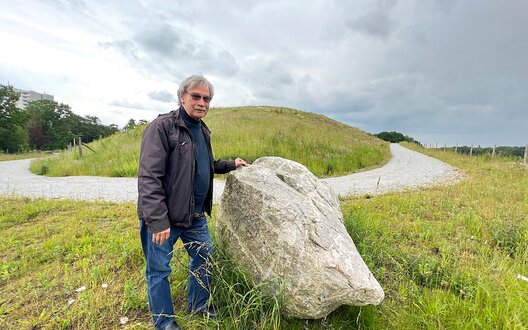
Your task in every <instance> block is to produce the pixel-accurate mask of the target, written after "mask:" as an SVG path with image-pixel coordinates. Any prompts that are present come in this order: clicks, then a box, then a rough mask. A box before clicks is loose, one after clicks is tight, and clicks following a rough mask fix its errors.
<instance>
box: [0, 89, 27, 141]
mask: <svg viewBox="0 0 528 330" xmlns="http://www.w3.org/2000/svg"><path fill="white" fill-rule="evenodd" d="M19 98H20V94H19V93H17V92H16V91H15V90H14V88H13V86H5V85H0V150H18V149H23V148H24V147H25V145H26V140H27V136H26V133H25V130H24V127H23V126H24V125H25V121H26V117H25V116H24V113H23V112H22V111H21V110H20V109H18V108H17V107H16V103H17V101H18V99H19Z"/></svg>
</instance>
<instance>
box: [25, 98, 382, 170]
mask: <svg viewBox="0 0 528 330" xmlns="http://www.w3.org/2000/svg"><path fill="white" fill-rule="evenodd" d="M205 122H206V123H207V125H208V126H209V128H211V130H212V144H213V150H214V152H215V157H216V158H221V159H234V158H235V157H241V158H244V159H245V160H246V161H249V162H253V161H254V160H255V159H257V158H259V157H263V156H279V157H283V158H288V159H292V160H295V161H297V162H299V163H301V164H304V165H305V166H306V167H308V168H309V169H310V170H311V171H312V172H313V173H314V174H316V175H317V176H319V177H324V176H334V175H341V174H345V173H350V172H355V171H358V170H362V169H365V168H368V167H374V166H380V165H382V164H384V163H385V162H386V161H387V160H388V159H389V158H390V152H389V149H388V144H387V143H385V142H383V141H381V140H379V139H378V138H376V137H374V136H372V135H370V134H368V133H365V132H363V131H361V130H359V129H357V128H354V127H350V126H348V125H345V124H343V123H339V122H337V121H334V120H331V119H329V118H327V117H324V116H321V115H317V114H313V113H307V112H302V111H298V110H293V109H287V108H277V107H234V108H212V109H211V110H210V111H209V114H208V115H207V117H206V119H205ZM143 130H144V127H138V128H135V129H133V130H131V131H128V132H121V133H117V134H114V135H112V136H110V137H107V138H104V139H101V140H99V141H95V142H93V143H91V144H90V145H89V146H90V148H91V149H93V150H94V151H95V152H92V151H90V150H88V149H84V157H83V159H82V160H81V159H79V155H78V151H77V150H73V151H66V152H63V153H62V154H60V155H58V156H55V157H52V158H48V159H45V160H37V161H35V162H34V163H33V164H32V166H31V170H32V171H33V172H34V173H36V174H45V175H50V176H72V175H96V176H114V177H134V176H136V175H137V164H138V159H139V146H140V143H141V135H142V132H143Z"/></svg>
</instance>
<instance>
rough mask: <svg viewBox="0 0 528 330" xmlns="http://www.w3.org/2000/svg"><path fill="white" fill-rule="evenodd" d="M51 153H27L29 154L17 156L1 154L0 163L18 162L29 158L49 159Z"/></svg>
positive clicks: (18, 154)
mask: <svg viewBox="0 0 528 330" xmlns="http://www.w3.org/2000/svg"><path fill="white" fill-rule="evenodd" d="M49 156H50V153H49V152H41V151H37V152H27V153H16V154H5V153H2V152H0V162H1V161H4V160H18V159H28V158H43V157H49Z"/></svg>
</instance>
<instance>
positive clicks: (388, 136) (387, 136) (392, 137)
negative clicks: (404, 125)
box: [375, 132, 421, 145]
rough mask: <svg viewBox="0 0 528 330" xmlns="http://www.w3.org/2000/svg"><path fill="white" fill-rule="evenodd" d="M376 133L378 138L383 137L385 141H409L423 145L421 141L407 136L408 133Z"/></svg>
mask: <svg viewBox="0 0 528 330" xmlns="http://www.w3.org/2000/svg"><path fill="white" fill-rule="evenodd" d="M375 135H376V136H377V137H378V138H380V139H382V140H383V141H388V142H391V143H398V142H403V141H407V142H412V143H416V144H418V145H421V143H420V142H418V141H416V140H415V139H413V138H412V137H410V136H407V135H403V134H402V133H398V132H381V133H378V134H375Z"/></svg>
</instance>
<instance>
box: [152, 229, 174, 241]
mask: <svg viewBox="0 0 528 330" xmlns="http://www.w3.org/2000/svg"><path fill="white" fill-rule="evenodd" d="M169 236H170V227H169V228H167V229H165V230H164V231H160V232H159V233H153V234H152V242H154V244H159V245H161V244H163V243H165V241H166V240H168V239H169Z"/></svg>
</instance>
